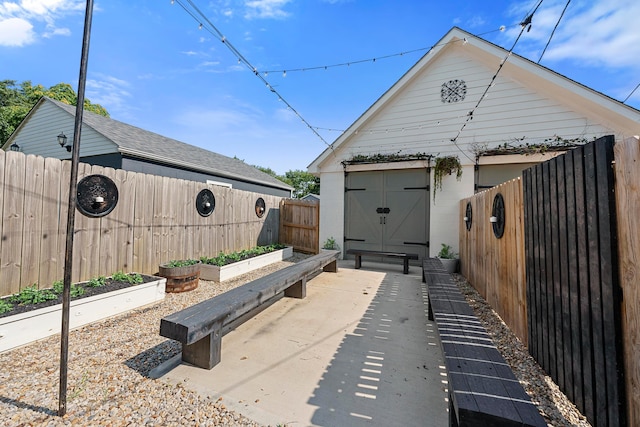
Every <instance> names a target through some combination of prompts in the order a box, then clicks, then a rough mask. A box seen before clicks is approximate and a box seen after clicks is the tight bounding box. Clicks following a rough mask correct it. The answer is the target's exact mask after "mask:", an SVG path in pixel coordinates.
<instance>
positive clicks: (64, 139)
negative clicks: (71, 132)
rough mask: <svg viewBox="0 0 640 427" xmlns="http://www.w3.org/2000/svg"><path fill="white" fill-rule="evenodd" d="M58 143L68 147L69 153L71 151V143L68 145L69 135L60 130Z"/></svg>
mask: <svg viewBox="0 0 640 427" xmlns="http://www.w3.org/2000/svg"><path fill="white" fill-rule="evenodd" d="M58 144H60V147H62V148H66V149H67V151H68V152H69V153H70V152H71V145H67V135H65V134H64V132H60V135H58Z"/></svg>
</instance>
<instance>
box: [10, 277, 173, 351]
mask: <svg viewBox="0 0 640 427" xmlns="http://www.w3.org/2000/svg"><path fill="white" fill-rule="evenodd" d="M156 279H157V280H153V281H151V282H146V283H141V284H139V285H133V286H129V287H126V288H123V289H119V290H116V291H112V292H107V293H103V294H99V295H94V296H90V297H86V298H79V299H75V300H72V301H71V305H70V309H69V328H70V329H75V328H79V327H81V326H85V325H87V324H89V323H93V322H96V321H98V320H103V319H106V318H108V317H113V316H115V315H118V314H122V313H124V312H127V311H130V310H133V309H135V308H139V307H142V306H145V305H148V304H152V303H155V302H158V301H161V300H162V299H164V296H165V284H166V281H167V279H165V278H164V277H157V278H156ZM61 328H62V304H56V305H52V306H48V307H44V308H39V309H36V310H31V311H27V312H25V313H19V314H16V315H13V316H6V317H2V318H0V353H3V352H5V351H8V350H11V349H13V348H16V347H20V346H22V345H25V344H28V343H30V342H33V341H36V340H39V339H42V338H46V337H48V336H51V335H55V334H57V333H60V330H61Z"/></svg>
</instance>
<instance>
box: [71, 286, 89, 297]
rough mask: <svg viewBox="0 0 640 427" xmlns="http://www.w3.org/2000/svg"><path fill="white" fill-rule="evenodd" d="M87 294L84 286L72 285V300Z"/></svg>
mask: <svg viewBox="0 0 640 427" xmlns="http://www.w3.org/2000/svg"><path fill="white" fill-rule="evenodd" d="M85 292H86V291H85V290H84V288H83V287H82V286H78V285H75V284H72V285H71V290H70V295H71V298H77V297H81V296H82V295H84V293H85Z"/></svg>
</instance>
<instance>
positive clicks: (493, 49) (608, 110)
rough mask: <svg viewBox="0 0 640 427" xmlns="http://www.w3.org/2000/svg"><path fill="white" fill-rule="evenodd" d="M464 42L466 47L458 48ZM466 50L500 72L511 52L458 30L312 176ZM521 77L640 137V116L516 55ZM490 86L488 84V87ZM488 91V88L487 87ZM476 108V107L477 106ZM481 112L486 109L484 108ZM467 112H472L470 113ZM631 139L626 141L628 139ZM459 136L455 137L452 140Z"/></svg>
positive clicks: (513, 61) (314, 165)
mask: <svg viewBox="0 0 640 427" xmlns="http://www.w3.org/2000/svg"><path fill="white" fill-rule="evenodd" d="M455 42H461V43H455ZM454 44H460V45H462V44H464V45H465V50H464V52H465V53H464V54H465V55H467V56H468V57H469V58H470V59H473V61H475V62H476V63H477V64H482V65H484V66H486V68H487V69H488V70H494V71H497V70H498V65H499V64H500V63H501V61H503V60H504V59H505V57H506V56H507V54H508V51H507V50H505V49H504V48H502V47H500V46H498V45H495V44H493V43H491V42H489V41H487V40H484V39H482V38H480V37H477V36H474V35H472V34H471V33H468V32H466V31H464V30H462V29H460V28H458V27H453V28H452V29H451V30H449V32H448V33H447V34H446V35H445V36H444V37H443V38H442V39H440V41H438V43H436V44H435V45H434V47H433V48H432V49H431V50H430V51H429V52H427V53H426V54H425V55H424V56H422V57H421V58H420V59H419V60H418V62H416V64H414V65H413V66H412V67H411V68H410V69H409V70H408V71H407V72H406V73H405V74H404V75H403V76H402V77H401V78H400V79H399V80H398V81H397V82H396V83H394V84H393V85H392V86H391V87H390V88H389V89H388V90H387V91H386V92H385V93H383V94H382V95H381V96H380V98H378V99H377V100H376V101H375V102H374V103H373V104H372V105H371V106H370V107H369V108H368V109H367V110H366V111H365V112H364V113H363V114H362V115H360V117H358V119H356V121H355V122H353V123H352V124H351V125H350V126H349V128H348V129H347V130H345V131H344V132H343V133H342V134H341V135H340V136H339V137H338V138H337V139H336V140H335V141H334V142H333V143H332V144H331V145H330V146H329V147H328V148H327V149H325V150H324V151H323V152H322V153H321V154H320V155H319V156H318V157H317V158H316V159H315V160H313V162H311V164H310V165H309V166H308V168H309V171H310V172H311V173H319V169H320V167H321V165H322V164H323V163H324V162H325V161H330V160H329V159H330V158H331V157H333V156H331V154H332V153H336V152H338V151H339V150H340V149H341V148H344V147H346V146H347V145H349V144H348V142H349V141H351V140H353V139H354V138H356V135H357V134H358V131H359V130H360V129H363V128H366V127H367V125H368V124H369V123H370V122H371V121H372V120H375V119H374V117H376V116H377V115H378V114H379V113H380V112H382V111H383V110H384V109H385V107H387V106H388V105H391V104H392V102H393V100H394V99H395V98H396V95H399V94H400V93H402V92H403V91H404V90H405V89H406V88H408V87H410V86H411V84H413V83H414V82H415V80H416V79H417V78H419V77H420V76H421V75H422V74H424V73H425V72H426V70H427V69H429V67H430V66H431V65H432V64H435V63H436V62H437V61H438V60H439V59H440V58H443V57H444V55H447V52H449V51H450V49H451V48H452V47H453V46H454ZM506 72H508V73H510V74H511V75H514V76H517V77H518V80H519V81H520V83H522V82H526V84H527V85H528V86H529V87H530V88H534V89H533V90H536V91H544V92H545V93H547V94H550V96H551V97H554V98H556V99H562V102H564V103H565V105H567V106H569V108H572V109H575V110H576V111H581V112H582V114H585V115H586V114H587V113H588V115H590V116H592V117H598V118H599V119H600V120H602V121H603V122H605V123H608V124H609V123H613V124H615V125H616V127H617V128H619V129H620V130H623V131H625V132H628V135H635V134H637V133H640V111H639V110H637V109H635V108H633V107H630V106H628V105H625V104H624V103H622V102H619V101H616V100H614V99H613V98H610V97H609V96H606V95H604V94H602V93H600V92H598V91H595V90H593V89H591V88H589V87H587V86H584V85H582V84H580V83H577V82H576V81H574V80H571V79H569V78H567V77H566V76H563V75H561V74H559V73H556V72H554V71H553V70H551V69H549V68H546V67H544V66H542V65H539V64H536V63H535V62H532V61H530V60H528V59H526V58H524V57H521V56H519V55H517V54H514V53H512V54H511V55H510V56H509V58H508V59H507V62H506V63H505V66H504V68H503V70H502V71H501V73H502V74H505V73H506ZM488 83H489V81H487V82H486V83H485V85H486V84H488ZM485 87H486V86H485ZM474 103H475V101H474ZM479 108H480V109H482V104H481V105H480V107H479ZM465 112H469V111H468V110H465ZM628 135H627V136H628ZM452 136H455V135H452Z"/></svg>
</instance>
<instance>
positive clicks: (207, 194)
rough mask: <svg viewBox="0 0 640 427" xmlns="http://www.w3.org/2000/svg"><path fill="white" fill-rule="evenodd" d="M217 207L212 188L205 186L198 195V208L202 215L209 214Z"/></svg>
mask: <svg viewBox="0 0 640 427" xmlns="http://www.w3.org/2000/svg"><path fill="white" fill-rule="evenodd" d="M215 208H216V198H215V196H214V195H213V193H212V192H211V190H209V189H207V188H205V189H204V190H200V192H199V193H198V195H197V196H196V209H197V210H198V213H199V214H200V216H209V215H211V214H212V213H213V210H214V209H215Z"/></svg>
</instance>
